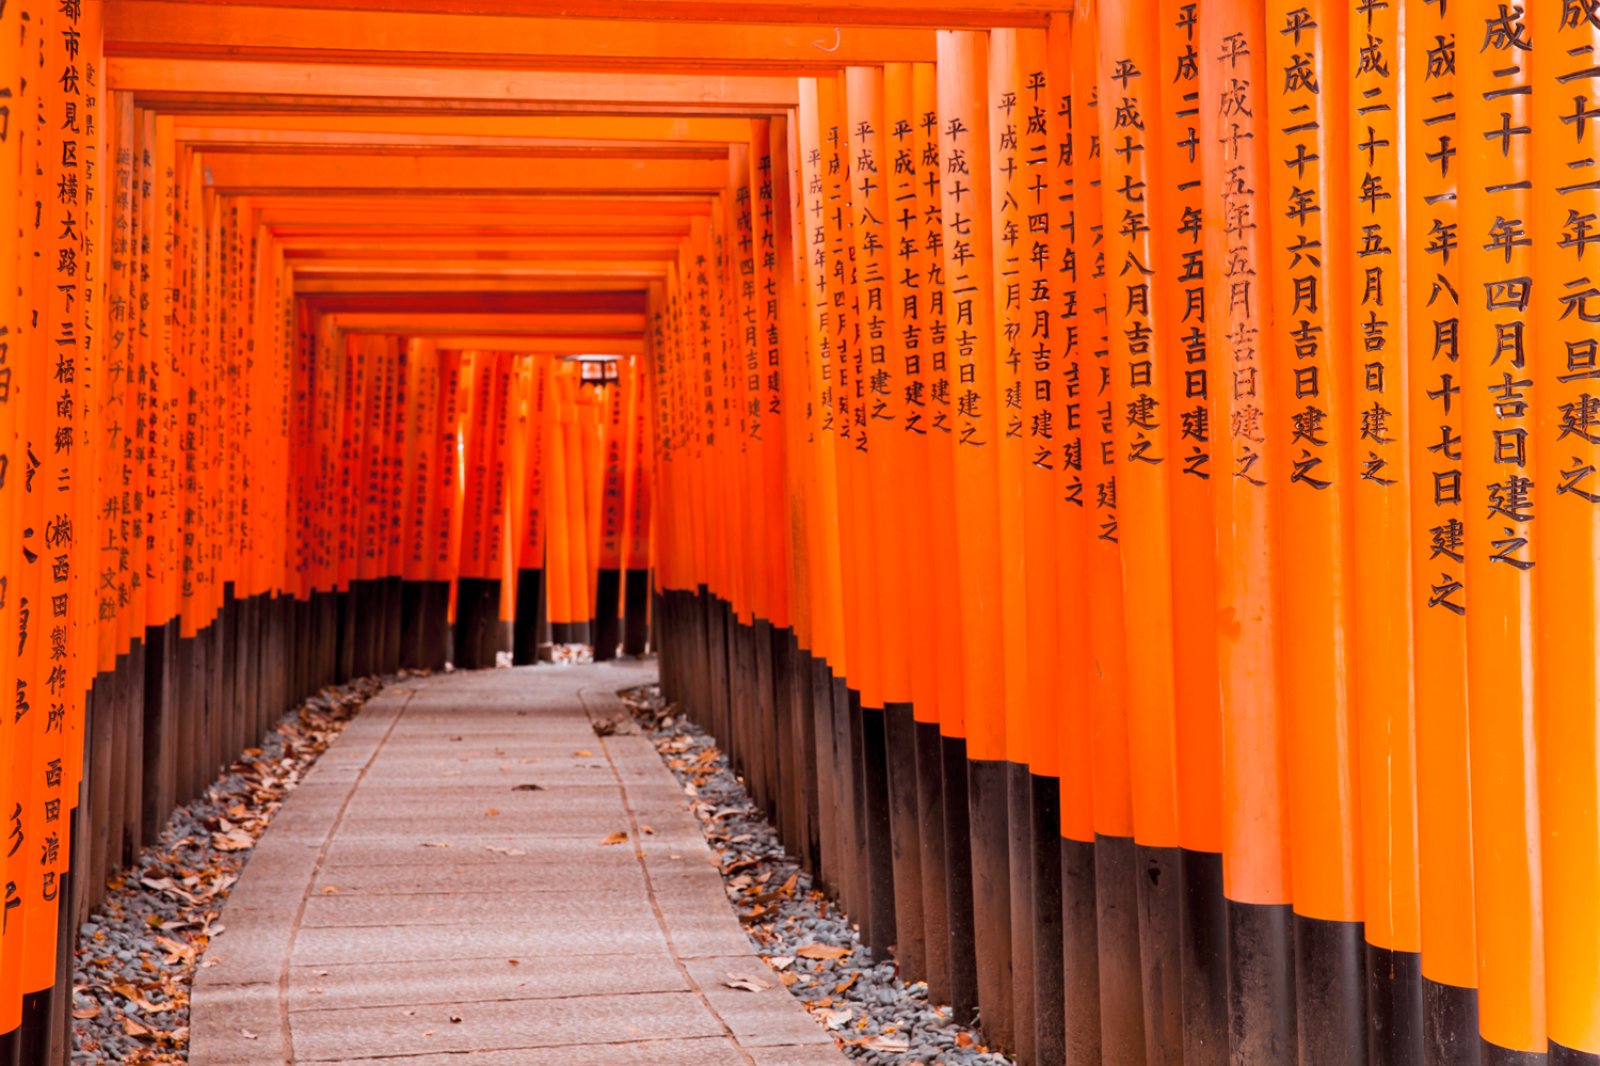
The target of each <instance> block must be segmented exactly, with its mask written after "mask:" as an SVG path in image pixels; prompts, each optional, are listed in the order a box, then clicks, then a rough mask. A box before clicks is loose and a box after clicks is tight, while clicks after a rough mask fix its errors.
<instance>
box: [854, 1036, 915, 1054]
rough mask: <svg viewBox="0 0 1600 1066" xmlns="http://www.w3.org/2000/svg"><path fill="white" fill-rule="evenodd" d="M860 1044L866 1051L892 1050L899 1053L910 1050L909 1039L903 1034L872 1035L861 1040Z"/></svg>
mask: <svg viewBox="0 0 1600 1066" xmlns="http://www.w3.org/2000/svg"><path fill="white" fill-rule="evenodd" d="M861 1046H862V1047H864V1048H866V1049H867V1050H868V1051H892V1052H895V1053H901V1052H906V1051H910V1050H911V1041H909V1040H907V1039H906V1038H905V1037H903V1036H887V1035H886V1036H874V1037H871V1038H869V1039H867V1040H863V1041H862V1042H861Z"/></svg>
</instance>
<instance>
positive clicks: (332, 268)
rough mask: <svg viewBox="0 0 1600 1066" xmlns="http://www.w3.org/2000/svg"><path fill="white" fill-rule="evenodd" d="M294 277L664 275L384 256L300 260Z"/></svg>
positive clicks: (631, 268)
mask: <svg viewBox="0 0 1600 1066" xmlns="http://www.w3.org/2000/svg"><path fill="white" fill-rule="evenodd" d="M294 274H295V277H296V278H302V277H303V278H328V277H345V278H351V277H355V278H368V279H373V278H408V277H412V278H419V277H420V278H443V277H458V278H474V279H489V278H497V279H503V280H510V279H522V280H523V281H525V282H527V281H544V280H547V279H557V278H584V279H622V278H631V279H637V280H640V281H653V280H655V279H656V278H661V277H665V276H666V269H665V267H664V264H663V263H662V262H661V261H643V260H637V259H630V260H625V261H624V260H581V261H579V260H572V259H566V260H562V261H561V262H560V263H498V264H495V265H493V266H492V267H491V266H488V265H485V264H484V263H479V262H474V261H472V260H470V259H468V260H457V259H449V260H437V259H436V260H430V261H429V262H427V263H426V264H418V263H396V262H394V261H392V260H388V259H372V260H359V261H357V260H350V261H342V262H341V261H333V262H311V263H301V264H298V265H296V266H295V267H294Z"/></svg>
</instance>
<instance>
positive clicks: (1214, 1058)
mask: <svg viewBox="0 0 1600 1066" xmlns="http://www.w3.org/2000/svg"><path fill="white" fill-rule="evenodd" d="M1179 863H1180V866H1179V870H1178V875H1179V879H1180V880H1181V881H1182V884H1183V903H1182V907H1183V917H1182V936H1183V953H1182V966H1183V1066H1228V908H1227V902H1226V900H1225V899H1224V898H1223V895H1222V856H1221V855H1219V854H1217V853H1216V852H1209V851H1191V850H1189V849H1187V848H1183V849H1180V852H1179Z"/></svg>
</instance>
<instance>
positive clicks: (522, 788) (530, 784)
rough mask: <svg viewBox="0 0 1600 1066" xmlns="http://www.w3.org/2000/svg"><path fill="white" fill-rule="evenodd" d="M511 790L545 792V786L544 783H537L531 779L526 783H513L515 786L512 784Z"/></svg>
mask: <svg viewBox="0 0 1600 1066" xmlns="http://www.w3.org/2000/svg"><path fill="white" fill-rule="evenodd" d="M511 791H513V792H543V791H544V786H543V785H536V784H534V783H533V782H532V781H529V782H528V783H527V784H525V785H513V786H511Z"/></svg>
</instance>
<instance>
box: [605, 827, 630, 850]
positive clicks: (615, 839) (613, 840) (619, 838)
mask: <svg viewBox="0 0 1600 1066" xmlns="http://www.w3.org/2000/svg"><path fill="white" fill-rule="evenodd" d="M627 839H628V834H627V833H624V832H620V831H619V832H616V833H612V834H611V835H610V836H608V837H606V838H605V839H604V840H602V841H601V842H600V844H601V846H602V847H604V846H606V845H609V844H621V843H623V842H624V841H626V840H627Z"/></svg>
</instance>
